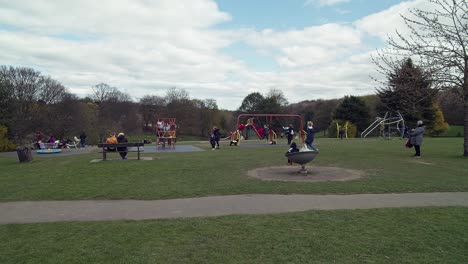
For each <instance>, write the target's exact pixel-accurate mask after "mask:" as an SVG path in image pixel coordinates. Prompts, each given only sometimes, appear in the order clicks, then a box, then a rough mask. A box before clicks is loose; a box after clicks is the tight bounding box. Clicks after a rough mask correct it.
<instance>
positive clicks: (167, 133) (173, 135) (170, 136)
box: [156, 117, 177, 149]
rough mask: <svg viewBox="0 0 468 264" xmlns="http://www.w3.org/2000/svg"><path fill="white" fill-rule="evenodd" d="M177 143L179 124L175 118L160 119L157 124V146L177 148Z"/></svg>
mask: <svg viewBox="0 0 468 264" xmlns="http://www.w3.org/2000/svg"><path fill="white" fill-rule="evenodd" d="M176 143H177V123H176V119H175V118H172V117H170V118H159V119H158V121H157V122H156V145H157V147H158V148H162V149H164V148H166V144H167V146H168V147H169V148H175V147H176Z"/></svg>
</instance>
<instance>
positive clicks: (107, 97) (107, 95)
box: [91, 83, 131, 103]
mask: <svg viewBox="0 0 468 264" xmlns="http://www.w3.org/2000/svg"><path fill="white" fill-rule="evenodd" d="M91 89H92V90H93V93H92V94H91V98H93V99H94V100H95V101H96V102H98V103H102V102H104V101H112V102H128V101H130V100H131V97H130V95H128V94H126V93H124V92H121V91H119V89H117V88H116V87H113V86H110V85H108V84H106V83H99V84H96V85H94V86H93V87H92V88H91Z"/></svg>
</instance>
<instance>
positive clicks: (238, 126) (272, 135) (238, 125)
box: [234, 114, 305, 144]
mask: <svg viewBox="0 0 468 264" xmlns="http://www.w3.org/2000/svg"><path fill="white" fill-rule="evenodd" d="M241 117H251V118H249V119H248V122H247V125H248V126H251V127H252V128H253V130H254V131H255V133H256V134H257V136H258V138H259V139H262V134H263V133H260V132H261V131H260V132H259V130H263V128H257V127H256V126H255V122H253V117H267V118H269V119H270V124H272V123H273V117H295V118H299V120H300V129H298V133H299V138H300V139H301V142H302V143H303V144H304V135H305V134H304V130H303V127H304V123H303V121H302V117H301V116H300V115H289V114H240V115H239V116H237V122H236V129H235V132H234V133H239V132H238V131H239V130H243V129H244V128H245V125H244V124H243V123H240V119H241ZM242 126H243V128H242ZM275 137H276V133H275V132H274V131H273V130H272V129H270V130H269V132H268V139H269V141H273V140H275V141H276V139H275ZM270 139H271V140H270Z"/></svg>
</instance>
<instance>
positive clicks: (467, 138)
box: [463, 59, 468, 157]
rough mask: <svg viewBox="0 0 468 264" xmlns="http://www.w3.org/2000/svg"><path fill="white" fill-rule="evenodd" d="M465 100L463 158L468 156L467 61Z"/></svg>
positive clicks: (464, 84) (467, 61) (466, 68)
mask: <svg viewBox="0 0 468 264" xmlns="http://www.w3.org/2000/svg"><path fill="white" fill-rule="evenodd" d="M463 97H464V98H463V99H464V102H465V119H464V122H463V125H464V129H463V131H464V133H463V137H464V145H463V150H464V151H463V156H465V157H467V156H468V60H466V59H465V73H464V76H463Z"/></svg>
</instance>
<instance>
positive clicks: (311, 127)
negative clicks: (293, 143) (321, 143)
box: [305, 121, 317, 151]
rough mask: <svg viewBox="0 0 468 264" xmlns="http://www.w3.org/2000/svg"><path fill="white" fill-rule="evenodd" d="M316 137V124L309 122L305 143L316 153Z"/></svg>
mask: <svg viewBox="0 0 468 264" xmlns="http://www.w3.org/2000/svg"><path fill="white" fill-rule="evenodd" d="M314 137H315V131H314V123H313V122H312V121H307V138H306V141H305V143H306V145H307V148H308V149H310V150H314V151H316V150H317V149H316V148H315V147H314V146H313V145H312V143H313V142H314Z"/></svg>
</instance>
